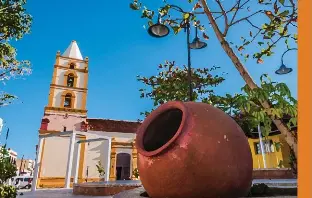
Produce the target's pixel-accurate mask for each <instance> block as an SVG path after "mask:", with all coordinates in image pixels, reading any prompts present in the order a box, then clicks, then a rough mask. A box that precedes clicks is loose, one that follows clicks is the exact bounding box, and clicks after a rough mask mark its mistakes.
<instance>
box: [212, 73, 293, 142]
mask: <svg viewBox="0 0 312 198" xmlns="http://www.w3.org/2000/svg"><path fill="white" fill-rule="evenodd" d="M260 80H261V86H260V87H258V88H255V89H252V90H251V89H250V88H249V87H248V86H244V87H243V88H242V92H243V93H241V94H235V95H234V96H231V95H229V94H227V95H226V96H225V97H224V96H216V95H211V96H210V98H209V100H208V103H210V104H212V105H214V106H216V107H218V108H220V109H221V110H223V111H224V112H226V113H228V114H229V115H230V116H232V117H233V118H234V119H235V120H236V122H237V123H238V124H239V125H240V126H241V127H242V129H243V130H244V131H245V133H249V132H253V129H257V126H258V125H259V124H260V125H261V131H262V133H263V135H264V136H268V135H269V132H270V131H271V130H272V128H271V126H272V119H271V118H272V117H273V118H274V119H283V118H285V117H290V118H291V119H290V120H289V122H288V123H287V126H288V127H289V129H291V128H292V127H294V126H297V117H298V113H297V100H296V99H295V98H293V97H292V96H291V93H290V90H289V88H288V87H287V85H286V84H284V83H277V82H272V81H271V79H270V78H269V77H268V76H267V75H266V74H264V75H262V76H261V78H260ZM264 100H266V101H269V102H270V103H271V108H269V109H264V108H263V107H262V105H261V104H260V102H259V101H264Z"/></svg>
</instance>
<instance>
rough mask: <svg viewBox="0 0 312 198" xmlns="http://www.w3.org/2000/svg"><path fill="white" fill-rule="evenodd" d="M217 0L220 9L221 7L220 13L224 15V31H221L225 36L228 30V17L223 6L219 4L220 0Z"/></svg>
mask: <svg viewBox="0 0 312 198" xmlns="http://www.w3.org/2000/svg"><path fill="white" fill-rule="evenodd" d="M216 1H217V4H218V5H219V7H220V9H221V12H222V15H223V16H224V23H225V24H224V25H225V26H224V32H223V35H224V36H226V34H227V32H228V30H229V22H228V17H227V14H226V12H225V10H224V8H223V5H222V4H221V2H220V0H216Z"/></svg>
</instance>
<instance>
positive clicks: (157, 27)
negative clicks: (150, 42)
mask: <svg viewBox="0 0 312 198" xmlns="http://www.w3.org/2000/svg"><path fill="white" fill-rule="evenodd" d="M160 17H161V16H160V15H158V21H157V23H156V24H154V25H151V26H150V27H149V28H148V33H149V35H151V36H152V37H156V38H161V37H165V36H167V35H168V34H169V32H170V30H169V28H168V27H167V26H166V25H164V24H162V23H161V20H160V19H161V18H160Z"/></svg>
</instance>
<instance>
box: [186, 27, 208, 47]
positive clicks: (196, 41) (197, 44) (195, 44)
mask: <svg viewBox="0 0 312 198" xmlns="http://www.w3.org/2000/svg"><path fill="white" fill-rule="evenodd" d="M197 29H198V27H197V26H196V28H195V32H196V36H195V38H194V39H193V42H192V43H190V48H191V49H203V48H205V47H207V43H205V42H203V41H201V40H200V39H199V38H198V33H197Z"/></svg>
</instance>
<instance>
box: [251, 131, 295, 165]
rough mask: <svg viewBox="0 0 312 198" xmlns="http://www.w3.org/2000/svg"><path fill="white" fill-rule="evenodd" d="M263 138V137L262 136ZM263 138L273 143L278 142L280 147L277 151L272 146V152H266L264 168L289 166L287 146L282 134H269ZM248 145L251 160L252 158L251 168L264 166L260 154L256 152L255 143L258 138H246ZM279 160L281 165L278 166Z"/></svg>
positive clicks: (257, 141)
mask: <svg viewBox="0 0 312 198" xmlns="http://www.w3.org/2000/svg"><path fill="white" fill-rule="evenodd" d="M263 140H264V138H263ZM265 140H272V141H273V143H277V142H280V143H281V148H280V149H279V151H277V149H276V147H275V146H274V152H272V153H266V154H265V155H264V156H265V161H266V168H289V167H290V165H289V153H290V152H289V147H288V144H287V143H286V142H285V140H284V138H283V137H282V135H274V136H269V137H267V138H266V139H265ZM248 142H249V146H250V149H251V154H252V160H253V168H254V169H262V168H264V163H263V156H262V155H261V153H260V154H256V148H255V143H259V142H260V140H259V139H252V138H248ZM280 161H282V163H281V164H282V167H279V164H280Z"/></svg>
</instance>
